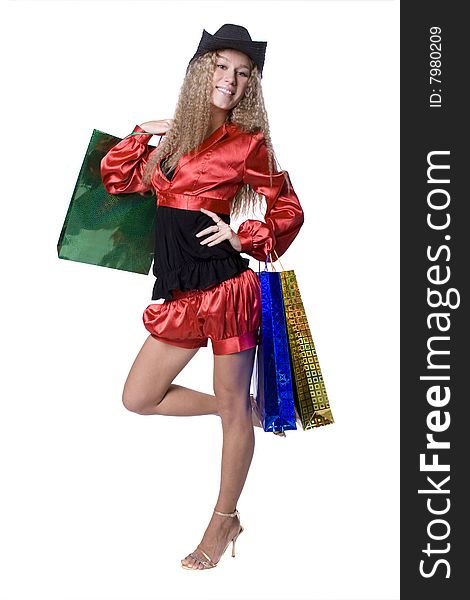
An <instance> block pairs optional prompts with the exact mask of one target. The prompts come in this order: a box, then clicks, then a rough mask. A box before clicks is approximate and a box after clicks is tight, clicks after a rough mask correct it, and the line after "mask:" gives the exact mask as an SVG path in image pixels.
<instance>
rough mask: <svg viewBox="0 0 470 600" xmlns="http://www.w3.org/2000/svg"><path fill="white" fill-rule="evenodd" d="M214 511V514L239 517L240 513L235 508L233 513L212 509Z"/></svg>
mask: <svg viewBox="0 0 470 600" xmlns="http://www.w3.org/2000/svg"><path fill="white" fill-rule="evenodd" d="M214 512H215V514H216V515H220V516H221V517H239V516H240V513H239V512H238V510H237V509H235V510H234V512H233V513H223V512H220V511H218V510H214Z"/></svg>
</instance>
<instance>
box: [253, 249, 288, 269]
mask: <svg viewBox="0 0 470 600" xmlns="http://www.w3.org/2000/svg"><path fill="white" fill-rule="evenodd" d="M273 253H274V255H275V256H276V261H279V264H280V265H281V269H282V270H283V271H285V269H284V267H283V265H282V262H281V259H280V258H279V256H278V254H277V252H276V250H274V248H273ZM268 259H269V261H270V263H271V270H272V271H275V272H276V267H275V266H274V264H273V261H272V258H271V254H266V260H265V262H264V270H265V271H268ZM258 273H261V262H260V261H258Z"/></svg>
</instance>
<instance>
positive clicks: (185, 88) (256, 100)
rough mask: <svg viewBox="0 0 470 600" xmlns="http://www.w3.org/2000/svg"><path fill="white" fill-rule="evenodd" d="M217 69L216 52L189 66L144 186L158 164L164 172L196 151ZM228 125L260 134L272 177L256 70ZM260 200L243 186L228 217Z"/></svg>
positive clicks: (207, 117)
mask: <svg viewBox="0 0 470 600" xmlns="http://www.w3.org/2000/svg"><path fill="white" fill-rule="evenodd" d="M216 65H217V52H216V51H212V52H207V53H205V54H203V55H202V56H200V57H198V58H197V59H196V60H194V61H193V62H191V64H190V65H189V67H188V70H187V73H186V77H185V78H184V81H183V85H182V86H181V90H180V94H179V98H178V103H177V105H176V109H175V115H174V119H173V125H172V127H171V129H170V130H169V131H168V132H167V133H166V135H165V136H164V137H163V138H162V139H161V143H160V144H159V145H158V146H157V148H156V149H155V150H154V151H153V152H152V154H151V155H150V157H149V160H148V162H147V165H146V167H145V170H144V173H143V180H144V183H146V184H147V185H149V184H150V181H151V178H152V174H153V172H154V170H155V168H156V166H157V164H158V162H159V161H160V160H163V161H164V164H165V168H166V169H169V170H171V169H174V168H175V167H176V165H177V163H178V161H179V159H180V158H181V157H182V156H184V155H185V154H188V153H190V152H191V151H192V150H194V149H195V148H197V147H198V146H199V145H200V144H202V142H203V141H204V140H205V138H206V137H207V132H208V129H209V122H210V107H211V95H212V79H213V75H214V70H215V68H216ZM227 121H230V122H232V123H234V124H236V125H238V126H239V127H240V128H242V129H243V130H245V131H249V132H256V131H262V132H263V134H264V137H265V140H266V146H267V151H268V158H269V173H270V175H272V173H273V168H274V164H276V163H277V161H276V158H275V154H274V150H273V147H272V142H271V136H270V132H269V122H268V115H267V113H266V108H265V105H264V99H263V93H262V89H261V77H260V75H259V72H258V68H257V67H256V65H255V64H254V63H253V62H252V69H251V73H250V77H249V79H248V84H247V88H246V91H245V94H244V96H243V98H242V99H241V100H240V102H239V103H238V104H237V106H235V107H234V108H233V109H232V110H231V111H230V113H229V114H228V116H227ZM262 201H263V196H262V195H260V194H258V193H257V192H255V190H254V189H253V188H252V187H251V186H250V185H248V184H245V185H243V186H242V187H241V188H240V190H239V192H238V193H237V194H236V196H235V198H234V199H233V201H232V205H231V215H232V216H238V215H239V214H240V213H244V212H248V211H250V210H253V209H255V208H257V207H258V206H260V205H261V203H262Z"/></svg>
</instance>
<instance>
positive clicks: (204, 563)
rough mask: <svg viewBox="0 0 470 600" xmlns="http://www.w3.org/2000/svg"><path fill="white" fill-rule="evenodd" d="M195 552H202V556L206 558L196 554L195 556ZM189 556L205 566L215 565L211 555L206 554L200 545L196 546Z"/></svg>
mask: <svg viewBox="0 0 470 600" xmlns="http://www.w3.org/2000/svg"><path fill="white" fill-rule="evenodd" d="M196 552H200V553H201V554H204V556H205V557H206V559H207V560H202V559H200V558H199V557H198V556H195V554H196ZM189 556H191V557H192V558H194V560H197V561H198V562H200V563H201V564H202V565H204V566H205V567H215V565H216V563H215V562H214V561H213V560H212V559H211V557H210V556H208V555H207V554H206V553H205V552H204V550H203V549H202V548H201V546H198V547H197V549H196V550H195V551H194V552H192V553H191V554H190V555H189Z"/></svg>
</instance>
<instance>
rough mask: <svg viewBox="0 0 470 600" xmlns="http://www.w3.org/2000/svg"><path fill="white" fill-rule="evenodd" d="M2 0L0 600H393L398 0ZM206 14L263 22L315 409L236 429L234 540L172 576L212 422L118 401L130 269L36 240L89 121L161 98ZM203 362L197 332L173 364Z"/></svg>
mask: <svg viewBox="0 0 470 600" xmlns="http://www.w3.org/2000/svg"><path fill="white" fill-rule="evenodd" d="M2 12H3V15H2V36H1V38H2V42H1V43H2V46H3V48H2V56H3V60H2V63H3V66H2V70H3V73H4V78H8V87H7V88H5V87H4V91H3V100H5V101H6V107H4V109H3V111H2V136H3V140H2V153H3V157H2V166H3V173H2V221H3V228H2V236H1V240H2V245H3V251H2V270H3V277H2V283H3V286H2V287H3V293H2V303H3V309H2V311H1V318H2V322H1V332H2V336H1V339H2V346H4V352H3V361H2V363H3V365H2V366H3V369H2V370H3V376H2V388H3V389H2V401H1V411H2V414H1V425H0V428H1V429H0V434H1V435H0V439H1V441H0V445H1V447H0V451H1V457H2V465H1V485H2V490H3V491H2V494H1V500H0V502H1V513H0V514H1V524H0V531H1V541H0V552H1V556H0V564H1V570H2V577H1V581H0V598H1V600H19V599H21V600H23V599H25V600H26V599H28V600H32V599H35V600H42V599H47V600H88V599H90V600H91V599H93V600H150V599H152V600H153V599H158V600H160V599H161V600H176V599H178V600H179V599H186V598H194V599H201V600H202V599H204V600H215V599H217V600H229V599H230V600H251V599H253V600H267V599H268V598H269V599H270V600H287V599H288V598H289V600H307V599H309V600H310V599H312V600H313V599H315V600H349V599H351V600H352V599H358V600H369V599H370V600H382V599H383V600H385V599H393V598H397V597H398V582H399V548H398V543H399V479H398V474H399V472H398V460H399V446H398V442H399V434H398V423H399V397H398V381H399V371H398V368H399V367H398V365H399V363H398V343H399V337H398V336H399V333H398V319H399V312H398V311H399V309H398V306H399V287H398V286H399V280H398V260H399V248H398V242H399V236H398V219H399V203H398V178H399V172H398V169H399V162H398V142H399V139H398V122H399V112H398V95H399V87H398V65H399V45H398V44H399V27H398V21H399V5H398V2H391V1H381V2H379V1H377V2H374V1H369V2H357V1H349V2H341V1H326V2H293V1H291V2H287V1H280V2H268V1H266V2H254V1H251V2H240V1H237V2H152V1H148V2H113V1H108V2H42V1H36V2H9V3H5V4H3V5H2ZM223 23H238V24H243V25H244V26H246V27H247V28H248V29H249V31H250V33H251V34H252V37H253V39H255V40H267V41H268V48H267V56H266V64H265V70H264V76H263V87H264V94H265V98H266V105H267V109H268V113H269V117H270V123H271V130H272V138H273V142H274V147H275V150H276V153H277V156H278V159H279V161H280V163H281V166H282V167H283V168H284V169H286V170H287V171H288V172H289V174H290V177H291V180H292V182H293V185H294V187H295V190H296V192H297V194H298V196H299V198H300V201H301V203H302V206H303V208H304V211H305V225H304V227H303V229H302V230H301V233H300V234H299V236H298V237H297V238H296V240H295V242H294V244H293V245H292V246H291V248H290V249H289V250H288V252H287V253H286V254H285V257H284V259H283V261H282V262H283V265H284V268H286V269H289V268H294V269H295V271H296V274H297V278H298V281H299V286H300V290H301V292H302V296H303V301H304V305H305V308H306V311H307V315H308V317H309V321H310V325H311V329H312V333H313V337H314V340H315V343H316V348H317V351H318V355H319V358H320V363H321V367H322V370H323V375H324V378H325V383H326V387H327V391H328V394H329V398H330V402H331V406H332V410H333V414H334V417H335V419H336V423H335V424H334V425H330V426H328V427H322V428H320V429H318V430H313V431H312V430H310V431H305V432H304V431H301V430H300V431H299V430H298V431H293V432H288V433H287V437H286V438H279V437H277V436H274V435H273V434H268V433H264V432H263V431H260V430H258V429H257V430H256V448H255V456H254V459H253V463H252V467H251V470H250V472H249V474H248V479H247V482H246V484H245V488H244V490H243V493H242V496H241V498H240V501H239V504H238V508H239V510H240V513H241V521H242V524H243V525H244V527H245V532H244V533H243V535H242V536H241V537H240V539H239V541H238V543H237V556H236V559H235V560H233V559H232V558H231V557H230V549H229V550H227V553H226V554H225V555H224V556H223V557H222V559H221V562H220V564H219V566H218V567H217V568H216V569H212V570H210V571H206V572H191V571H185V570H183V569H181V567H180V559H181V558H183V557H184V556H186V554H188V553H189V552H191V551H192V550H194V548H195V547H196V545H197V544H198V543H199V541H200V539H201V536H202V534H203V532H204V529H205V527H206V525H207V522H208V520H209V518H210V515H211V511H212V508H213V506H214V504H215V500H216V497H217V492H218V484H219V470H220V452H221V442H222V434H221V427H220V421H219V418H218V417H215V416H207V417H198V418H195V417H194V418H176V417H175V418H169V417H166V418H163V417H142V416H139V415H136V414H133V413H130V412H128V411H126V409H125V408H124V407H123V406H122V404H121V390H122V386H123V383H124V381H125V378H126V376H127V373H128V371H129V368H130V366H131V364H132V361H133V360H134V357H135V355H136V354H137V352H138V350H139V348H140V346H141V344H142V343H143V342H144V340H145V338H146V336H147V332H146V330H145V329H144V327H143V324H142V320H141V315H142V312H143V310H144V309H145V307H146V306H147V305H148V304H149V303H150V302H151V290H152V286H153V281H154V279H153V276H152V275H151V274H150V275H149V276H148V277H146V276H143V275H137V274H131V273H125V272H121V271H117V270H113V269H106V268H100V267H95V266H90V265H84V264H79V263H74V262H69V261H63V260H59V259H58V258H57V253H56V243H57V239H58V236H59V233H60V230H61V227H62V223H63V219H64V217H65V213H66V210H67V207H68V203H69V200H70V196H71V194H72V191H73V188H74V184H75V180H76V177H77V175H78V172H79V169H80V166H81V162H82V159H83V156H84V153H85V149H86V147H87V144H88V140H89V137H90V135H91V132H92V129H93V128H96V129H100V130H102V131H106V132H108V133H112V134H114V135H117V136H121V137H122V136H124V135H126V134H127V133H129V132H130V131H132V129H133V127H134V125H135V124H136V123H142V122H144V121H146V120H149V119H158V118H167V117H172V116H173V110H174V106H175V103H176V98H177V94H178V91H179V87H180V85H181V82H182V79H183V77H184V73H185V69H186V65H187V62H188V60H189V59H190V58H191V56H192V55H193V53H194V52H195V50H196V48H197V45H198V42H199V39H200V36H201V33H202V30H203V28H205V29H206V30H208V31H209V32H211V33H214V32H215V31H216V30H217V29H218V28H219V27H220V26H221V25H222V24H223ZM4 82H5V79H4ZM6 89H8V94H7V92H6V91H5V90H6ZM155 141H156V140H155ZM252 267H253V268H255V269H257V268H258V263H257V262H256V261H253V262H252ZM211 377H212V351H211V347H210V344H209V346H208V348H207V349H203V350H201V351H199V353H198V354H197V355H196V357H195V358H194V359H193V361H192V362H191V363H190V365H188V367H187V368H186V369H185V371H184V372H183V373H182V374H181V375H180V376H179V377H178V378H177V380H176V381H177V382H178V383H181V384H183V385H189V386H195V387H197V388H198V389H200V390H204V391H208V392H211Z"/></svg>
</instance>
